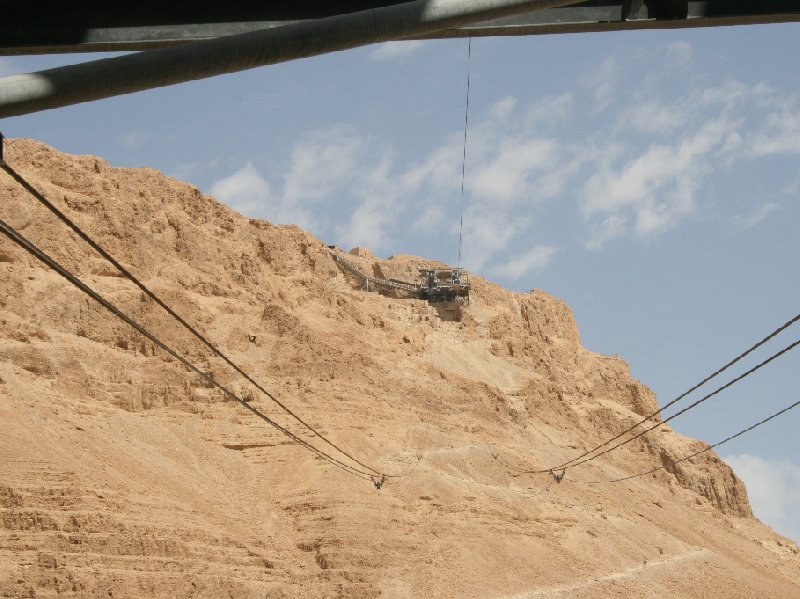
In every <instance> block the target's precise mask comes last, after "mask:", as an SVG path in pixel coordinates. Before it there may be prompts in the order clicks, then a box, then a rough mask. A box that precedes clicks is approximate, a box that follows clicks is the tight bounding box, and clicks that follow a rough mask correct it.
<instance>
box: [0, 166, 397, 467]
mask: <svg viewBox="0 0 800 599" xmlns="http://www.w3.org/2000/svg"><path fill="white" fill-rule="evenodd" d="M0 166H2V168H3V169H4V170H5V171H6V172H7V173H8V174H9V175H10V176H11V177H12V178H13V179H14V180H15V181H17V183H19V184H20V185H21V186H22V187H23V188H24V189H25V190H26V191H27V192H28V193H29V194H30V195H32V196H33V197H34V198H35V199H36V200H37V201H38V202H39V203H40V204H42V205H43V206H44V207H45V208H47V209H48V210H49V211H50V212H52V213H53V214H54V215H55V216H56V217H57V218H58V219H59V220H60V221H61V222H63V223H64V224H65V225H67V226H68V227H69V228H70V229H72V231H74V232H75V233H76V234H77V235H78V236H79V237H80V238H81V239H83V240H84V241H85V242H86V243H87V244H89V245H90V246H91V247H92V248H93V249H94V250H95V251H97V252H98V253H99V254H100V255H101V256H102V257H103V258H105V259H106V260H107V261H108V262H110V263H111V264H112V265H113V266H114V267H115V268H116V269H117V270H119V272H120V273H122V274H123V275H124V276H125V278H127V279H128V280H129V281H131V282H132V283H133V284H134V285H136V286H137V287H138V288H139V289H140V290H141V291H142V292H143V293H145V294H146V295H147V296H148V297H149V298H150V299H152V300H153V301H154V302H155V303H156V304H158V305H159V306H160V307H161V308H163V309H164V310H165V311H166V312H167V313H168V314H169V315H170V316H172V317H173V318H174V319H175V320H176V321H178V322H179V323H180V324H181V325H182V326H183V327H184V329H186V330H187V331H189V332H190V333H191V334H192V335H194V337H195V338H197V339H198V340H199V341H200V342H201V343H202V344H203V345H205V346H206V347H207V348H208V349H209V350H211V352H212V353H213V354H214V355H216V356H217V357H219V358H221V359H222V360H223V361H224V362H225V363H226V364H228V365H229V366H230V367H231V368H233V369H234V370H235V371H236V372H237V373H238V374H239V375H241V376H242V377H244V378H245V379H246V380H247V381H248V382H249V383H250V384H251V385H253V386H254V387H255V388H256V389H258V390H259V391H261V392H262V393H263V394H264V395H265V396H266V397H267V398H269V399H270V400H271V401H272V402H273V403H275V404H276V405H277V406H279V407H280V408H281V409H282V410H283V411H284V412H285V413H286V414H288V415H289V416H290V417H292V418H293V419H294V420H296V421H297V422H298V423H300V424H301V425H303V426H304V427H305V428H306V429H308V430H309V431H310V432H311V433H313V434H314V435H315V436H317V437H318V438H319V439H320V440H322V441H323V442H324V443H326V444H328V445H329V446H330V447H332V448H333V449H335V450H336V451H338V452H339V453H340V454H342V455H343V456H345V457H347V458H348V459H350V460H352V461H353V462H355V463H356V464H358V465H359V466H361V467H362V468H365V469H366V470H369V471H371V472H372V473H373V474H375V475H379V476H383V475H384V473H382V472H381V471H379V470H377V469H375V468H373V467H372V466H369V465H368V464H365V463H364V462H363V461H361V460H359V459H358V458H356V457H355V456H353V455H352V454H351V453H350V452H348V451H346V450H345V449H343V448H341V447H340V446H339V445H338V444H336V443H334V442H333V441H331V440H330V439H328V438H327V437H326V436H325V435H323V434H322V433H321V432H319V431H318V430H317V429H316V428H314V427H313V426H312V425H310V424H309V423H307V422H306V421H305V420H303V419H302V418H300V416H298V415H297V414H296V413H295V412H293V411H292V410H291V409H290V408H289V407H288V406H286V405H285V404H284V403H283V402H281V401H280V400H279V399H278V398H277V397H275V396H274V395H273V394H272V393H270V392H269V391H268V390H267V389H266V388H264V386H263V385H261V384H259V383H258V382H257V381H256V380H254V379H253V378H252V377H251V376H250V375H249V374H248V373H247V372H245V371H244V370H243V369H242V368H240V367H239V366H238V365H237V364H236V363H235V362H233V361H232V360H231V359H230V358H229V357H228V356H227V355H226V354H224V353H223V352H222V351H221V350H220V349H219V348H218V347H216V346H215V345H214V344H213V343H212V342H211V341H209V340H208V339H207V338H206V337H205V336H204V335H203V334H202V333H200V332H199V331H198V330H197V329H196V328H195V327H193V326H192V325H191V324H189V323H188V322H187V321H186V320H185V319H184V318H183V317H181V316H180V315H179V314H178V313H177V312H175V310H174V309H173V308H171V307H170V306H169V305H168V304H166V303H165V302H164V301H163V300H162V299H161V298H160V297H159V296H158V295H156V294H155V293H154V292H153V291H151V290H150V289H149V288H148V287H147V286H146V285H145V284H144V283H142V282H141V281H140V280H139V278H138V277H136V276H135V275H134V274H133V273H132V272H130V270H128V269H127V268H125V267H124V266H123V265H122V264H121V263H120V262H119V261H118V260H117V259H116V258H114V257H113V256H112V255H111V254H109V252H108V251H106V250H105V249H104V248H103V247H102V246H101V245H100V244H99V243H97V242H96V241H95V240H94V239H93V238H92V237H91V236H89V235H88V234H87V233H86V232H84V231H83V230H82V229H81V228H80V227H79V226H78V225H77V224H76V223H75V222H74V221H72V220H71V219H70V218H69V217H68V216H67V215H66V214H64V212H62V211H61V210H60V209H59V208H58V207H57V206H55V205H54V204H53V203H52V202H50V201H49V200H48V199H47V198H46V197H45V196H44V195H43V194H42V193H40V192H39V191H38V190H37V189H36V188H34V187H33V186H32V185H31V184H30V183H29V182H28V181H27V180H25V179H24V178H23V177H22V175H20V174H19V173H17V171H15V170H14V169H13V168H12V167H11V166H10V165H9V164H8V163H7V162H0ZM386 476H387V477H388V478H398V477H401V476H403V474H402V473H399V474H387V475H386Z"/></svg>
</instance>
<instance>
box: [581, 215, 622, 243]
mask: <svg viewBox="0 0 800 599" xmlns="http://www.w3.org/2000/svg"><path fill="white" fill-rule="evenodd" d="M627 224H628V219H627V218H626V217H624V216H622V215H621V214H615V215H613V216H609V217H607V218H605V219H604V220H603V221H602V222H600V223H599V224H596V225H595V226H594V227H593V231H592V234H591V236H590V237H589V240H588V241H587V242H586V247H587V249H590V250H600V249H602V248H603V245H605V243H606V242H607V241H611V240H612V239H616V238H617V237H621V236H622V235H624V234H625V229H626V227H627Z"/></svg>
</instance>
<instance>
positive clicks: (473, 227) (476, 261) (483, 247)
mask: <svg viewBox="0 0 800 599" xmlns="http://www.w3.org/2000/svg"><path fill="white" fill-rule="evenodd" d="M528 220H529V217H528V216H527V215H522V214H520V215H517V217H516V218H512V217H511V216H510V215H509V214H508V213H506V212H504V211H502V210H496V209H495V208H494V207H493V206H491V205H488V204H473V205H471V206H470V207H469V208H468V209H467V210H466V212H465V214H464V233H463V242H464V263H465V264H466V265H467V266H468V267H469V268H470V269H471V270H472V271H479V270H481V269H482V268H483V266H484V265H485V264H488V263H489V262H491V260H492V258H493V257H494V256H495V255H496V254H497V253H498V252H501V251H503V250H505V249H506V248H507V247H508V246H509V244H510V243H511V241H512V240H513V239H514V237H515V236H516V235H518V234H519V233H520V232H521V231H523V230H524V229H525V227H526V225H527V223H528Z"/></svg>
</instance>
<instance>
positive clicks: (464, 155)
mask: <svg viewBox="0 0 800 599" xmlns="http://www.w3.org/2000/svg"><path fill="white" fill-rule="evenodd" d="M471 63H472V37H470V38H469V42H468V43H467V100H466V106H465V108H464V151H463V153H462V155H461V206H460V208H461V209H460V213H461V219H460V222H459V227H458V267H459V268H461V238H462V236H463V233H464V178H465V177H464V175H465V172H466V168H467V128H468V125H469V71H470V65H471Z"/></svg>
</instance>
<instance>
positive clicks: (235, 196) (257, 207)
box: [210, 161, 273, 218]
mask: <svg viewBox="0 0 800 599" xmlns="http://www.w3.org/2000/svg"><path fill="white" fill-rule="evenodd" d="M210 193H211V195H212V196H214V197H215V198H217V199H219V200H221V201H223V202H225V203H226V204H228V205H229V206H230V207H231V208H233V209H234V210H237V211H239V212H241V213H242V214H244V215H245V216H251V217H264V218H270V216H269V213H268V210H269V207H270V204H271V202H272V199H273V198H272V190H271V188H270V185H269V183H268V182H267V181H266V179H264V178H263V177H262V176H261V175H260V174H259V173H258V171H257V170H256V168H255V166H253V163H252V162H250V161H248V162H247V164H245V165H244V166H243V167H242V168H240V169H239V170H238V171H236V172H235V173H233V174H232V175H230V176H229V177H225V178H223V179H220V180H219V181H217V182H216V183H214V184H213V185H212V186H211V191H210Z"/></svg>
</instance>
